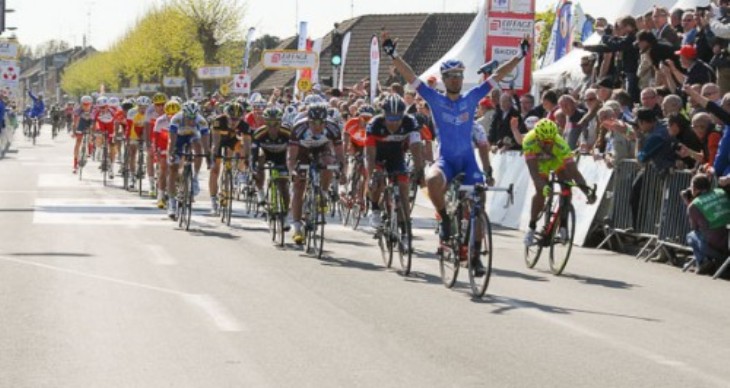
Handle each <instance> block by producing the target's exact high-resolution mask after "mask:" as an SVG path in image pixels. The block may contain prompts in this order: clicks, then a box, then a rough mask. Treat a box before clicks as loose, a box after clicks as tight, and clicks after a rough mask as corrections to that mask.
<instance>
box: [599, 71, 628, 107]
mask: <svg viewBox="0 0 730 388" xmlns="http://www.w3.org/2000/svg"><path fill="white" fill-rule="evenodd" d="M597 86H598V99H599V100H600V101H601V102H606V101H608V100H610V99H611V94H612V93H613V82H612V81H611V79H610V78H609V77H603V78H601V80H600V81H598V84H597ZM632 104H633V102H632Z"/></svg>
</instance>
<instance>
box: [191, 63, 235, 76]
mask: <svg viewBox="0 0 730 388" xmlns="http://www.w3.org/2000/svg"><path fill="white" fill-rule="evenodd" d="M197 74H198V79H220V78H229V77H230V76H231V67H230V66H205V67H201V68H199V69H198V72H197Z"/></svg>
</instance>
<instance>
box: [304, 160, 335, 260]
mask: <svg viewBox="0 0 730 388" xmlns="http://www.w3.org/2000/svg"><path fill="white" fill-rule="evenodd" d="M313 160H317V158H313ZM323 170H328V171H333V172H335V171H339V170H340V166H339V165H337V164H331V165H324V166H322V165H318V164H317V163H310V164H300V165H299V166H297V171H299V172H300V174H299V175H301V174H306V175H307V187H306V190H305V192H304V202H303V209H302V210H303V212H302V213H303V220H304V232H305V239H306V252H307V253H309V254H314V255H316V256H317V258H318V259H321V258H322V254H323V253H324V226H325V225H326V224H327V221H326V219H325V216H326V213H327V209H326V207H327V198H326V195H327V194H326V193H324V192H322V190H321V188H320V187H321V172H322V171H323Z"/></svg>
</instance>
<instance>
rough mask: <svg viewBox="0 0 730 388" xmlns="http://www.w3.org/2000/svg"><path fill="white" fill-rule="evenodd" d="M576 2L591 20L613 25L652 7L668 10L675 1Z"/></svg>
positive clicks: (607, 0)
mask: <svg viewBox="0 0 730 388" xmlns="http://www.w3.org/2000/svg"><path fill="white" fill-rule="evenodd" d="M680 1H682V0H680ZM706 1H709V0H706ZM577 2H578V3H580V5H581V7H583V12H585V13H586V14H587V15H591V16H593V18H597V17H604V18H606V20H608V21H609V22H610V23H613V22H615V21H616V19H618V18H619V17H621V16H626V15H631V16H638V15H643V14H644V13H646V12H647V11H649V10H651V9H652V8H653V7H654V6H664V7H667V9H670V8H672V6H673V5H674V3H676V2H677V0H635V1H632V0H614V1H610V0H603V1H599V0H578V1H577Z"/></svg>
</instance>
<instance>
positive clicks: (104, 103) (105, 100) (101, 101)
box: [96, 96, 109, 106]
mask: <svg viewBox="0 0 730 388" xmlns="http://www.w3.org/2000/svg"><path fill="white" fill-rule="evenodd" d="M96 105H97V106H107V105H109V99H108V98H106V97H104V96H101V97H99V98H97V99H96Z"/></svg>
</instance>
